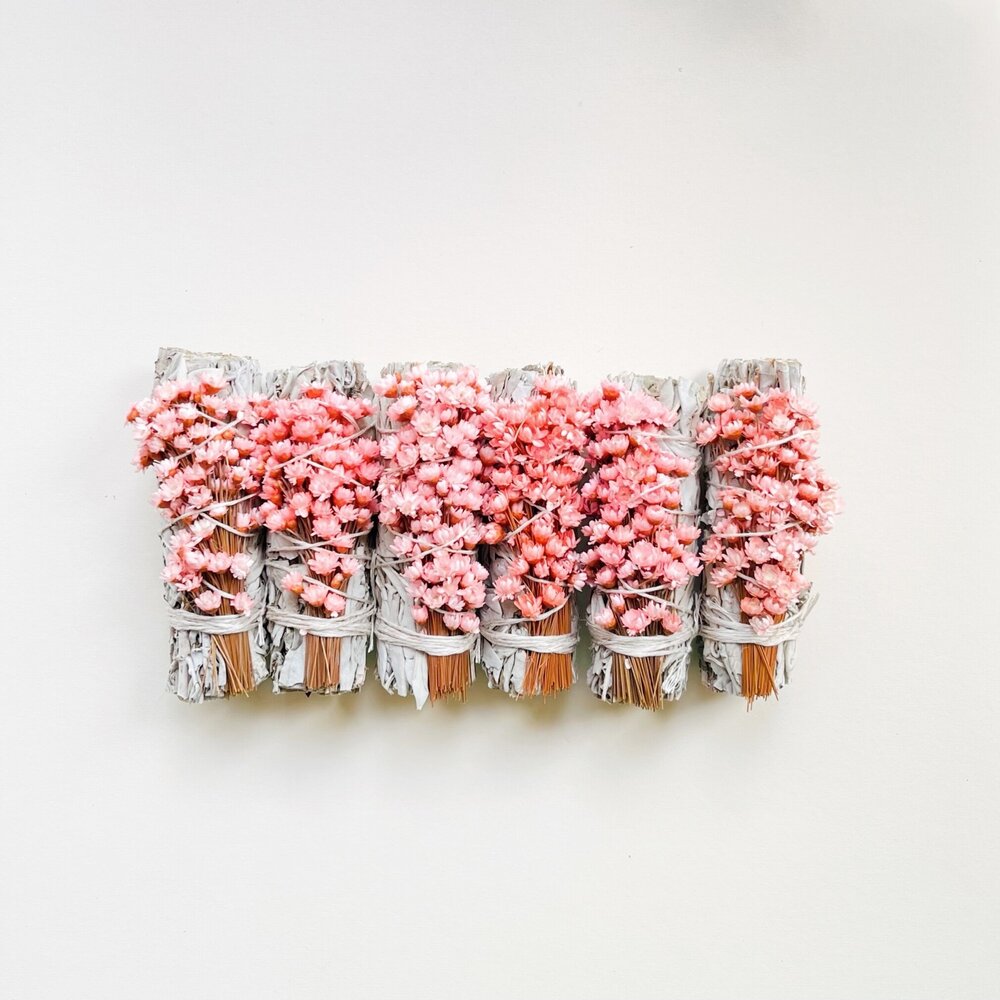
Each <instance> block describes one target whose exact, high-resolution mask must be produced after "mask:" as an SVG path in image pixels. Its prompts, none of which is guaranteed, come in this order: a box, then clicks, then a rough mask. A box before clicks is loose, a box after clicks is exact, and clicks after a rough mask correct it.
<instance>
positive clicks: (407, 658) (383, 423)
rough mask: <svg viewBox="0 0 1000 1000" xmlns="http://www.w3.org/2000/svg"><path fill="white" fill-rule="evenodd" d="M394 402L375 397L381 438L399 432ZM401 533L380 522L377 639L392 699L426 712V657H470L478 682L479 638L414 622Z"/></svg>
mask: <svg viewBox="0 0 1000 1000" xmlns="http://www.w3.org/2000/svg"><path fill="white" fill-rule="evenodd" d="M416 364H418V362H393V363H391V364H388V365H386V366H385V367H384V368H383V369H382V374H383V376H385V375H394V374H396V373H399V372H404V371H406V370H407V369H409V368H412V367H414V365H416ZM419 364H420V365H421V366H422V367H424V368H444V369H453V368H463V367H465V366H464V365H459V364H451V363H443V362H438V361H431V362H426V363H425V362H419ZM393 402H394V400H391V399H386V398H385V397H383V396H376V397H375V403H376V414H377V428H378V433H379V435H380V436H381V435H385V434H392V433H395V431H396V430H398V429H399V425H394V424H393V423H392V421H390V419H389V417H388V413H387V411H388V409H389V407H390V406H392V404H393ZM396 534H397V532H395V531H393V530H392V529H390V528H387V527H385V526H384V525H383V524H382V523H381V522H379V524H378V527H377V530H376V541H375V554H374V558H373V561H372V585H373V588H374V592H375V622H374V634H375V638H376V640H377V642H376V647H375V648H376V652H377V659H376V662H377V664H378V676H379V680H380V681H381V682H382V686H383V687H384V688H385V689H386V691H388V692H390V694H398V695H402V696H403V697H406V696H407V695H408V694H410V693H412V694H413V700H414V703H415V704H416V706H417V708H423V707H424V704H425V703H426V701H427V699H428V697H429V696H430V689H429V686H428V681H427V657H428V656H449V655H451V654H453V653H470V654H471V655H470V656H469V674H470V681H471V680H472V679H474V677H475V663H476V660H477V659H478V649H479V636H478V635H477V634H476V633H471V632H470V633H464V632H463V633H459V634H457V635H430V634H428V633H427V632H425V631H423V629H422V628H421V626H419V625H417V623H416V622H415V621H414V620H413V612H412V607H413V599H412V598H411V597H410V594H409V590H408V589H407V582H406V578H405V577H404V576H403V571H404V570H405V569H406V566H407V562H408V560H406V559H403V558H401V557H400V556H399V555H398V554H397V553H396V552H394V551H393V549H392V541H393V539H394V538H395V537H396Z"/></svg>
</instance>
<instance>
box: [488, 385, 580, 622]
mask: <svg viewBox="0 0 1000 1000" xmlns="http://www.w3.org/2000/svg"><path fill="white" fill-rule="evenodd" d="M589 422H590V415H589V413H588V412H587V408H586V406H585V404H584V401H583V399H582V398H581V396H580V394H579V393H578V392H577V390H576V389H575V388H574V387H573V385H572V383H571V382H569V381H568V380H567V379H564V378H560V377H557V376H554V375H545V376H542V377H540V378H539V379H538V380H537V381H536V382H535V385H534V386H533V388H532V391H531V393H530V394H529V395H528V396H527V397H526V398H524V399H518V400H511V401H501V402H498V403H496V404H495V411H494V413H493V414H491V416H490V419H489V420H488V421H487V427H486V444H485V447H484V448H483V461H484V462H485V463H486V478H487V480H488V481H489V483H490V484H491V485H492V486H493V487H494V491H493V492H492V493H491V495H490V497H489V498H488V500H487V505H486V511H487V513H488V514H489V516H490V517H492V518H493V520H494V525H495V527H496V528H497V529H498V530H499V531H500V532H501V533H503V534H504V535H505V536H506V538H507V540H508V541H509V543H510V544H511V545H512V546H513V547H514V550H515V552H516V557H515V558H514V559H513V560H512V562H511V563H510V565H509V566H508V568H507V572H506V574H505V575H503V576H501V577H499V578H498V579H496V580H495V581H494V582H493V587H494V590H495V592H496V595H497V597H498V598H499V600H501V601H513V602H514V604H515V606H516V607H517V609H518V611H520V613H521V614H522V615H523V616H524V617H525V618H529V619H534V618H538V617H539V616H540V615H542V614H543V613H545V611H546V610H547V609H553V608H558V607H560V606H562V605H563V604H565V603H566V600H567V599H568V597H569V594H570V592H571V591H573V590H578V589H579V588H580V587H582V586H583V583H584V577H583V573H582V572H581V570H580V560H579V556H578V554H577V552H576V545H577V535H576V529H577V528H578V526H579V525H580V523H581V522H582V521H583V517H584V513H583V498H582V496H581V495H580V491H579V485H580V482H581V481H582V479H583V477H584V475H585V474H586V467H587V466H586V459H585V458H584V450H585V448H586V444H587V427H588V425H589Z"/></svg>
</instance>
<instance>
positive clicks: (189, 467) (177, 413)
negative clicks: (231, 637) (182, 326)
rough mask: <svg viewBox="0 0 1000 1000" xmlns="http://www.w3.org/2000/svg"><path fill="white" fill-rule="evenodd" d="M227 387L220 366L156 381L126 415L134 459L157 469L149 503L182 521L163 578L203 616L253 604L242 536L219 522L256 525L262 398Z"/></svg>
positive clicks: (245, 527)
mask: <svg viewBox="0 0 1000 1000" xmlns="http://www.w3.org/2000/svg"><path fill="white" fill-rule="evenodd" d="M227 387H228V383H227V381H226V379H225V377H224V375H223V374H222V373H221V372H219V371H216V370H206V371H203V372H199V373H198V374H197V375H196V376H194V377H192V378H188V379H178V380H174V381H171V382H166V383H164V384H163V385H161V386H159V387H158V388H157V389H156V390H155V392H154V393H153V395H152V396H151V397H150V398H148V399H144V400H142V401H141V402H139V403H137V404H136V405H135V406H134V407H133V408H132V409H131V411H130V412H129V414H128V417H127V420H128V422H129V423H132V424H134V425H135V436H136V439H137V440H138V442H139V447H138V451H137V453H136V457H135V463H136V465H138V466H139V468H143V469H144V468H149V467H152V469H153V471H154V473H155V474H156V479H157V483H158V485H157V489H156V491H155V493H154V494H153V503H154V504H155V505H156V506H157V507H158V508H159V509H160V510H161V511H162V512H163V515H164V516H165V517H166V518H167V519H169V520H170V521H171V522H174V523H179V524H181V525H182V527H180V528H178V529H177V530H176V531H174V532H173V534H172V535H171V538H170V541H169V543H168V552H167V559H166V565H165V568H164V571H163V578H164V580H166V582H167V583H169V584H171V585H172V586H174V587H176V588H177V589H178V590H180V591H183V592H184V593H187V594H189V595H190V596H191V600H192V602H193V603H194V605H195V606H196V607H198V609H199V610H201V611H203V612H205V613H207V614H215V613H222V614H228V613H230V610H232V611H235V612H245V611H247V610H248V609H249V608H250V606H251V604H252V601H251V598H250V596H249V595H248V594H247V593H246V592H245V590H244V589H243V587H242V581H243V580H245V579H246V576H247V573H248V572H249V569H250V566H251V560H250V556H249V555H247V553H246V552H245V551H241V549H242V548H243V545H242V539H241V535H234V534H232V532H228V533H227V532H226V531H225V528H220V527H218V525H219V524H224V525H227V526H228V527H230V528H233V529H235V530H236V531H237V532H240V533H241V534H242V535H246V534H248V533H251V532H253V531H255V530H256V529H257V528H258V527H259V526H260V523H261V522H260V518H261V514H260V509H259V507H258V505H257V502H256V499H255V498H256V495H257V491H258V489H259V487H260V481H261V476H262V473H263V471H264V460H263V457H262V453H261V449H260V448H259V446H258V444H257V440H256V436H257V423H258V417H257V406H258V403H259V401H258V400H255V399H245V398H241V397H237V396H228V395H225V394H224V392H223V390H224V389H226V388H227ZM231 550H235V551H231Z"/></svg>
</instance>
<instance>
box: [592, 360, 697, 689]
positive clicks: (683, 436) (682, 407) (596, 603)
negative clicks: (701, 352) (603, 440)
mask: <svg viewBox="0 0 1000 1000" xmlns="http://www.w3.org/2000/svg"><path fill="white" fill-rule="evenodd" d="M611 381H613V382H617V383H619V384H621V385H623V386H624V387H625V388H626V389H627V390H629V391H631V392H644V393H647V394H648V395H650V396H652V397H653V398H654V399H656V400H658V401H659V402H661V403H662V404H663V405H664V406H666V408H667V409H668V410H670V412H671V413H674V414H676V416H677V419H676V421H675V422H674V425H673V427H671V428H670V429H669V430H668V431H667V432H666V433H665V435H664V437H663V444H664V446H665V447H666V448H668V449H669V450H670V451H671V452H673V453H674V454H675V455H677V456H679V457H681V458H689V459H692V460H693V461H694V463H695V466H694V469H693V470H692V471H691V474H690V475H689V476H685V477H684V478H683V479H681V480H679V482H678V486H679V488H680V494H681V508H680V512H679V514H680V519H681V520H682V521H687V522H688V523H692V524H694V523H697V520H698V518H699V516H700V513H701V476H700V469H701V449H700V448H699V447H698V444H697V442H696V440H695V427H696V425H697V423H698V420H699V418H700V416H701V408H702V406H703V405H704V401H705V396H704V390H703V388H702V387H701V386H700V385H698V384H697V383H695V382H692V381H690V380H689V379H686V378H656V377H654V376H651V375H635V374H633V373H631V372H626V373H624V374H622V375H616V376H614V377H613V378H612V379H611ZM696 544H697V543H695V544H692V545H691V548H692V549H694V548H695V547H696ZM609 596H610V595H609V594H608V593H607V592H606V591H604V590H603V589H601V588H600V587H595V588H594V590H593V591H592V593H591V597H590V608H589V610H588V614H587V632H588V633H589V634H590V640H591V644H592V646H593V659H592V661H591V665H590V669H589V670H588V671H587V683H588V684H589V685H590V690H591V691H592V692H593V693H594V694H595V695H597V696H598V697H599V698H600V699H602V700H603V701H610V700H611V693H612V692H611V684H612V673H613V672H612V654H614V653H617V654H619V655H620V656H624V657H625V662H626V667H627V668H628V669H631V663H630V660H632V659H644V658H646V657H661V658H662V660H663V673H662V680H661V684H660V690H661V692H662V694H663V697H664V698H665V699H666V700H668V701H674V700H676V699H677V698H680V696H681V695H682V694H684V690H685V688H686V687H687V674H688V663H689V661H690V659H691V647H692V645H693V643H694V640H695V637H696V636H697V634H698V604H699V579H698V578H692V579H691V580H689V581H688V582H687V583H686V584H684V586H683V587H679V588H677V589H676V590H673V591H669V592H665V591H663V590H659V589H656V590H653V591H651V592H650V593H649V596H650V597H651V598H657V599H660V600H664V601H666V602H667V603H668V604H670V606H671V607H672V608H674V610H676V611H677V613H678V614H679V615H680V616H681V618H682V620H683V623H684V624H683V625H682V627H681V629H680V630H679V631H678V632H674V633H672V634H670V635H636V636H630V635H620V634H618V633H617V632H611V631H609V630H608V629H605V628H602V627H601V626H600V625H597V624H595V619H596V618H597V616H598V614H599V613H600V612H601V611H603V610H604V609H605V608H606V607H607V606H608V598H609ZM626 596H627V595H626Z"/></svg>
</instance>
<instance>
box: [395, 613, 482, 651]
mask: <svg viewBox="0 0 1000 1000" xmlns="http://www.w3.org/2000/svg"><path fill="white" fill-rule="evenodd" d="M375 638H376V639H378V640H380V641H382V642H389V643H393V644H394V645H397V646H409V647H410V648H411V649H416V650H417V651H418V652H421V653H423V654H424V655H425V656H454V655H456V654H458V653H468V652H471V651H472V650H474V649H475V648H476V646H477V644H478V642H479V634H478V633H477V632H457V633H455V634H454V635H431V634H430V633H428V632H417V631H414V630H413V629H408V628H403V627H402V626H401V625H397V624H396V623H395V622H391V621H389V620H388V619H387V618H385V617H383V616H382V615H376V616H375Z"/></svg>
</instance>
